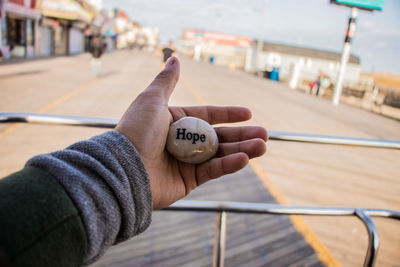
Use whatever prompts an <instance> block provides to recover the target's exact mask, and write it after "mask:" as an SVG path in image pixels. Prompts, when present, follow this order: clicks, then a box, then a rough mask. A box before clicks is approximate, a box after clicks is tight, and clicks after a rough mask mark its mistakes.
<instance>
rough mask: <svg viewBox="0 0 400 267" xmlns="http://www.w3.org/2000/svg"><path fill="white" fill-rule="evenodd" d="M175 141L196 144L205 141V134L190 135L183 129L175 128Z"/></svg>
mask: <svg viewBox="0 0 400 267" xmlns="http://www.w3.org/2000/svg"><path fill="white" fill-rule="evenodd" d="M176 139H178V140H179V139H182V140H189V141H190V140H192V144H196V142H197V141H199V140H200V141H201V142H203V143H204V142H205V141H206V135H205V134H198V133H191V132H187V133H186V129H185V128H177V129H176Z"/></svg>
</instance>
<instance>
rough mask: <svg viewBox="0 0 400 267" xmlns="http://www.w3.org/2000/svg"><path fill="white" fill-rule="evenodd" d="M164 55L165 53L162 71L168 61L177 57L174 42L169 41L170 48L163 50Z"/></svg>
mask: <svg viewBox="0 0 400 267" xmlns="http://www.w3.org/2000/svg"><path fill="white" fill-rule="evenodd" d="M162 53H163V61H162V64H161V69H164V68H165V64H166V62H167V60H168V59H169V58H170V57H172V56H175V49H173V44H172V41H169V42H168V46H167V47H164V48H163V50H162Z"/></svg>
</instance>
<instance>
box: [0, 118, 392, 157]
mask: <svg viewBox="0 0 400 267" xmlns="http://www.w3.org/2000/svg"><path fill="white" fill-rule="evenodd" d="M7 122H20V123H39V124H57V125H69V126H86V127H97V128H114V127H115V126H116V125H117V123H118V120H117V119H107V118H98V117H83V116H63V115H49V114H38V113H20V112H0V123H7ZM268 135H269V140H277V141H293V142H306V143H320V144H334V145H350V146H366V147H377V148H393V149H400V141H399V140H386V139H372V138H355V137H343V136H332V135H318V134H306V133H293V132H282V131H271V130H268Z"/></svg>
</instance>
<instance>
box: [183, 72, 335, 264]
mask: <svg viewBox="0 0 400 267" xmlns="http://www.w3.org/2000/svg"><path fill="white" fill-rule="evenodd" d="M181 79H182V82H183V84H184V85H185V86H186V87H187V88H188V90H189V92H190V93H191V94H192V95H193V97H194V98H195V99H196V100H197V101H198V102H199V103H201V104H203V105H206V104H207V102H206V101H205V100H204V98H203V97H201V96H200V95H199V94H198V93H197V91H196V90H195V89H194V87H193V86H192V85H191V83H190V82H189V81H188V80H187V79H186V78H185V77H183V75H181ZM250 166H251V167H252V168H253V171H254V172H255V174H256V175H257V176H258V178H259V179H260V180H261V181H262V183H263V185H264V186H265V188H266V189H267V190H268V192H270V193H271V195H272V196H273V197H274V198H275V199H276V202H278V204H282V205H288V204H289V202H288V201H287V199H286V198H285V196H284V195H283V193H282V192H281V191H280V190H279V189H278V188H277V187H276V186H275V184H274V183H273V182H272V181H271V179H269V177H268V175H267V174H266V173H265V172H264V170H263V169H262V168H261V166H260V165H259V164H258V163H257V161H256V160H255V159H252V160H251V161H250ZM290 220H291V221H292V223H293V226H294V227H295V228H296V230H297V231H298V232H299V233H300V234H301V235H303V237H304V239H305V240H306V242H307V243H308V244H309V245H310V246H311V247H312V248H313V249H314V250H315V252H316V253H317V256H318V258H319V259H320V260H321V262H323V263H324V264H325V265H326V266H329V267H339V266H340V264H339V263H338V262H337V260H336V259H335V258H334V257H333V256H332V254H331V253H330V252H329V251H328V249H327V248H326V247H325V246H324V244H322V243H321V241H319V239H318V237H317V236H316V235H315V234H314V232H313V231H312V230H311V228H310V227H309V226H308V225H307V224H306V222H305V221H304V220H303V219H302V218H301V217H300V216H298V215H291V216H290Z"/></svg>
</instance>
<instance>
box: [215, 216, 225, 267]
mask: <svg viewBox="0 0 400 267" xmlns="http://www.w3.org/2000/svg"><path fill="white" fill-rule="evenodd" d="M226 220H227V218H226V212H225V211H221V212H217V215H216V222H215V236H214V252H213V267H223V266H224V260H225V244H226Z"/></svg>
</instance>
